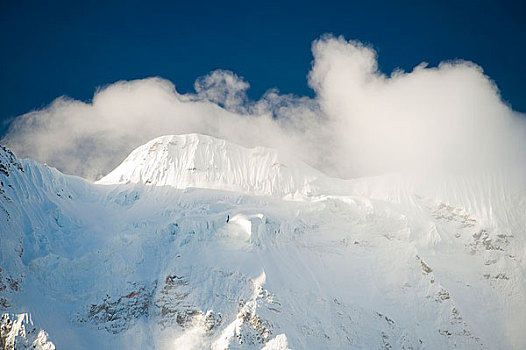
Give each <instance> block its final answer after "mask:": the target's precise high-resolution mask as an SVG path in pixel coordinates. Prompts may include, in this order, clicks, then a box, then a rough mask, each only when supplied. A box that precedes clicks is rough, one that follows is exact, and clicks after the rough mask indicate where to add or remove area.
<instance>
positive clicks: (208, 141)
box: [98, 134, 324, 196]
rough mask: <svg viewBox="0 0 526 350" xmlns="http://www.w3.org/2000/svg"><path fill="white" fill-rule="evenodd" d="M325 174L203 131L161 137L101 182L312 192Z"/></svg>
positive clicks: (279, 193) (274, 192)
mask: <svg viewBox="0 0 526 350" xmlns="http://www.w3.org/2000/svg"><path fill="white" fill-rule="evenodd" d="M322 177H324V175H323V174H322V173H320V172H319V171H317V170H315V169H313V168H311V167H309V166H308V165H306V164H304V163H303V162H301V161H298V160H295V159H291V158H288V157H285V156H283V155H281V154H279V153H278V152H277V151H276V150H273V149H270V148H264V147H255V148H245V147H242V146H239V145H236V144H234V143H231V142H229V141H226V140H222V139H218V138H215V137H211V136H207V135H201V134H186V135H167V136H161V137H157V138H155V139H153V140H151V141H149V142H147V143H146V144H144V145H142V146H140V147H138V148H137V149H135V150H134V151H133V152H132V153H130V155H129V156H128V157H127V158H126V159H125V160H124V161H123V162H122V163H121V164H120V165H119V166H118V167H117V168H115V169H114V170H113V171H112V172H110V173H109V174H108V175H106V176H105V177H104V178H102V179H101V180H99V181H98V183H99V184H105V185H108V184H123V183H142V184H146V185H156V186H172V187H175V188H188V187H198V188H210V189H218V190H228V191H237V192H247V193H253V194H260V195H276V196H286V195H296V194H302V195H309V194H310V193H312V191H313V190H314V187H316V186H315V183H316V182H318V181H317V180H319V179H320V178H322Z"/></svg>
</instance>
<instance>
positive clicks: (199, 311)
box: [0, 141, 526, 349]
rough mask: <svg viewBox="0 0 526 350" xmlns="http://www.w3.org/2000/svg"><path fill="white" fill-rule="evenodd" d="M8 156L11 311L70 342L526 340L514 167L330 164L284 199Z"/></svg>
mask: <svg viewBox="0 0 526 350" xmlns="http://www.w3.org/2000/svg"><path fill="white" fill-rule="evenodd" d="M213 142H216V141H213ZM226 144H227V143H226V142H225V145H226ZM214 145H215V143H214ZM229 154H230V153H229ZM249 154H250V153H249ZM205 159H207V158H205ZM243 159H245V158H243ZM272 161H274V159H273V158H265V162H264V164H267V165H268V164H270V163H271V162H272ZM205 164H208V163H205ZM212 164H213V163H212ZM252 164H254V163H252ZM287 164H290V163H289V162H287ZM292 164H295V163H294V162H293V163H292ZM270 165H272V164H270ZM236 166H237V165H236ZM0 169H2V170H3V171H1V172H0V181H1V183H0V189H1V190H2V191H1V192H2V193H1V194H0V221H1V222H2V225H1V227H0V266H1V267H2V271H1V272H0V282H1V285H0V301H1V304H0V307H1V309H2V312H3V313H9V314H11V315H13V314H24V313H30V314H31V316H32V319H33V320H35V323H36V324H38V327H40V328H42V329H43V330H45V331H46V332H47V334H48V335H49V336H48V338H47V340H50V341H52V342H53V343H54V344H55V345H56V346H57V347H59V348H62V347H64V348H67V347H70V346H71V344H76V345H77V346H78V347H79V348H91V347H97V348H101V349H111V348H116V347H126V346H135V347H137V346H139V347H148V348H159V349H165V348H173V347H177V346H179V347H182V348H190V349H191V348H212V349H226V348H229V349H236V348H249V349H261V348H263V347H266V348H267V349H286V348H291V349H297V348H323V347H330V348H342V347H345V348H371V349H376V348H394V349H402V348H406V349H407V348H414V349H418V348H422V349H423V348H451V347H455V346H456V347H461V348H466V349H470V348H473V349H475V348H476V349H479V348H488V349H491V348H497V347H500V348H516V349H520V348H522V347H523V345H524V344H526V339H525V337H524V335H523V333H522V332H521V330H522V322H521V316H522V315H524V311H525V310H526V292H525V290H526V284H525V281H524V275H525V274H524V271H526V263H525V256H526V255H525V254H526V242H525V237H524V232H526V218H524V215H523V214H522V213H523V212H524V208H525V205H526V191H525V190H526V186H525V184H524V183H523V181H521V179H522V177H521V175H522V174H523V173H521V172H519V173H517V174H516V175H513V174H510V173H496V174H493V175H492V174H482V175H473V176H461V177H448V178H443V177H441V176H438V177H437V179H431V178H427V177H426V178H420V180H418V181H417V179H414V178H408V177H406V176H405V175H404V176H401V177H399V178H397V177H396V176H383V177H376V178H372V179H367V178H363V179H356V180H349V181H343V182H342V180H338V179H336V180H334V182H333V181H332V179H328V178H325V179H324V180H323V181H328V184H327V187H324V186H325V184H323V186H322V185H320V186H319V187H317V188H316V191H313V192H311V193H308V192H301V191H298V192H299V193H301V195H295V196H294V199H295V200H293V201H291V200H288V199H289V198H290V197H291V195H290V193H292V190H294V191H297V188H298V187H295V186H289V187H287V186H277V187H276V188H277V189H278V190H279V191H275V192H272V191H269V192H265V191H261V192H259V193H258V192H257V191H254V192H253V193H250V192H249V190H250V189H251V188H250V187H245V188H243V187H241V188H240V189H239V190H237V191H236V190H235V189H234V190H232V189H229V188H225V187H220V188H209V187H210V186H209V183H208V182H206V181H203V182H202V183H198V182H194V183H191V184H192V185H202V186H203V187H199V186H188V183H186V184H185V186H181V188H177V187H176V186H171V185H166V184H162V183H161V184H160V185H154V183H153V182H152V183H150V184H147V183H146V181H144V182H138V183H133V182H131V181H130V182H128V181H127V180H126V181H123V183H120V184H113V185H102V184H93V183H90V182H88V181H86V180H83V179H81V178H78V177H74V176H67V175H63V174H61V173H60V172H59V171H57V170H55V169H53V168H50V167H48V166H45V165H40V164H38V163H36V162H34V161H32V160H27V159H25V160H20V159H18V158H16V156H15V155H14V154H12V153H11V152H10V151H7V150H6V149H0ZM156 169H157V168H156ZM182 169H184V167H183V168H182ZM278 175H282V174H281V173H279V174H278ZM277 178H279V176H278V177H277ZM143 179H145V180H147V178H146V177H143ZM234 179H235V178H234ZM255 179H256V180H257V179H258V178H257V177H255ZM205 180H207V181H208V179H207V178H206V177H205ZM298 183H301V184H303V182H298ZM240 184H243V182H240ZM254 184H257V181H255V182H254ZM294 185H296V182H295V183H294ZM205 186H209V187H205ZM259 188H260V189H267V188H270V189H273V187H264V186H262V187H259ZM299 188H302V187H301V186H300V187H299ZM283 189H287V191H288V190H291V191H290V192H287V191H284V190H283ZM294 193H296V192H294ZM262 194H263V195H262ZM4 286H5V288H4ZM11 318H13V316H11Z"/></svg>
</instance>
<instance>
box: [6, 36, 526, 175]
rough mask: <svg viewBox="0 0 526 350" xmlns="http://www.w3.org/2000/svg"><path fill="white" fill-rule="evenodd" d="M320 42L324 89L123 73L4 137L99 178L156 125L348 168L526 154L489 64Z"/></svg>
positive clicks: (314, 81) (518, 123) (314, 76)
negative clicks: (191, 85) (87, 99)
mask: <svg viewBox="0 0 526 350" xmlns="http://www.w3.org/2000/svg"><path fill="white" fill-rule="evenodd" d="M312 52H313V55H314V61H313V67H312V70H311V71H310V73H309V84H310V86H311V87H312V88H313V89H314V91H315V97H314V98H307V97H298V96H293V95H280V94H279V92H278V91H275V90H270V91H268V92H267V93H266V94H265V95H264V96H263V97H262V98H261V99H260V100H258V101H252V100H250V99H249V98H248V97H247V94H246V91H247V89H248V88H249V84H248V83H247V82H245V81H244V80H243V79H242V78H240V77H238V76H236V75H235V74H234V73H232V72H229V71H221V70H219V71H214V72H212V73H210V74H209V75H207V76H205V77H201V78H199V79H197V81H196V83H195V93H191V94H180V93H178V92H177V91H176V89H175V87H174V86H173V84H172V83H171V82H169V81H167V80H164V79H161V78H149V79H143V80H134V81H122V82H117V83H114V84H112V85H109V86H107V87H104V88H102V89H100V90H98V91H97V92H96V93H95V95H94V97H93V100H92V102H91V103H84V102H81V101H76V100H72V99H68V98H65V97H61V98H58V99H57V100H55V101H54V102H53V103H51V104H50V105H49V106H47V107H46V108H44V109H42V110H38V111H35V112H31V113H28V114H24V115H21V116H19V117H17V118H16V119H15V120H14V121H13V123H12V125H11V127H10V129H9V132H8V134H7V136H6V137H5V139H4V140H3V141H2V142H3V143H5V144H7V145H8V146H9V147H11V148H12V149H13V150H14V151H15V152H16V153H17V154H18V155H19V156H23V157H31V158H34V159H36V160H38V161H40V162H46V163H48V164H50V165H52V166H55V167H57V168H59V169H60V170H62V171H64V172H66V173H70V174H77V175H80V176H83V177H86V178H89V179H95V178H97V177H100V176H101V175H103V174H105V173H107V172H109V171H110V170H111V169H112V168H114V167H115V166H116V165H117V164H118V163H119V162H120V161H121V160H122V159H123V158H124V157H125V156H126V155H127V154H128V153H129V152H130V151H131V150H133V149H134V148H135V147H137V146H139V145H140V144H142V143H145V142H147V141H148V140H150V139H152V138H154V137H156V136H160V135H165V134H181V133H190V132H198V133H204V134H208V135H212V136H217V137H221V138H225V139H228V140H231V141H233V142H236V143H239V144H242V145H245V146H256V145H263V146H269V147H274V148H278V149H280V150H282V151H283V152H287V153H292V154H293V155H296V156H297V157H299V158H301V159H303V160H304V161H306V162H307V163H309V164H311V165H313V166H314V167H316V168H319V169H320V170H322V171H325V172H327V173H329V174H331V175H335V176H340V177H353V176H362V175H373V174H380V173H384V172H391V171H399V170H407V169H411V168H417V169H419V168H425V169H436V170H459V169H467V168H469V169H471V168H474V167H484V168H486V167H500V166H504V165H507V164H517V163H521V164H522V163H526V157H525V154H524V152H525V150H526V147H525V146H526V127H525V124H526V123H525V119H526V118H525V116H524V115H519V114H518V113H515V112H513V111H512V110H511V109H510V108H509V107H508V106H507V105H506V104H504V103H503V102H502V100H501V98H500V95H499V92H498V90H497V88H496V86H495V84H494V83H493V82H492V81H491V80H490V79H489V78H488V77H487V76H485V75H484V73H483V71H482V69H481V68H480V67H479V66H477V65H475V64H473V63H471V62H466V61H453V62H444V63H442V64H440V65H439V66H438V67H436V68H427V67H426V65H425V64H421V65H419V66H417V67H415V69H414V70H413V71H412V72H402V71H395V72H393V73H392V74H391V75H390V76H386V75H384V74H382V73H381V72H380V71H379V70H378V64H377V57H376V52H375V51H374V50H373V49H372V48H370V47H367V46H364V45H363V44H361V43H359V42H356V41H346V40H345V39H343V38H341V37H339V38H336V37H333V36H324V37H322V38H320V39H319V40H316V41H315V42H314V43H313V45H312Z"/></svg>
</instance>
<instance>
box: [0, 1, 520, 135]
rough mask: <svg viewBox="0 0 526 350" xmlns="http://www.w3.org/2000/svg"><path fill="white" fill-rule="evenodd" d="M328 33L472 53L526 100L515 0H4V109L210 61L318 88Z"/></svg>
mask: <svg viewBox="0 0 526 350" xmlns="http://www.w3.org/2000/svg"><path fill="white" fill-rule="evenodd" d="M324 33H333V34H335V35H343V36H345V38H347V39H356V40H360V41H362V42H365V43H368V44H370V45H372V46H373V47H374V48H375V50H376V51H377V52H378V61H379V64H380V69H381V70H382V71H383V72H385V73H390V72H391V71H392V70H393V69H395V68H397V67H400V68H402V69H404V70H411V69H412V68H413V67H414V66H415V65H417V64H419V63H420V62H422V61H426V62H428V63H430V65H436V64H437V63H438V62H440V61H443V60H448V59H455V58H462V59H466V60H471V61H474V62H475V63H477V64H479V65H480V66H482V67H483V68H484V71H485V73H486V74H488V75H489V76H490V77H491V78H492V79H493V80H494V81H495V82H496V83H497V85H498V87H499V88H500V90H501V93H502V96H503V99H504V100H506V101H508V102H509V103H510V104H511V105H512V107H513V109H515V110H518V111H522V112H524V111H526V99H525V98H524V96H525V95H524V88H523V82H524V81H526V65H525V64H524V57H525V56H526V9H525V8H524V7H523V5H521V4H520V2H518V1H440V2H422V1H397V2H392V1H379V2H363V1H362V2H353V1H341V2H331V1H323V2H305V1H303V2H292V1H291V2H286V1H280V2H264V3H257V2H250V1H238V2H236V1H214V2H212V1H211V2H203V1H184V2H181V1H171V2H151V1H150V2H146V1H136V0H131V1H130V0H129V1H100V2H99V1H84V2H61V1H50V2H42V1H24V2H22V1H11V2H6V1H5V2H2V4H1V5H0V42H1V43H2V50H1V54H0V80H1V82H2V84H0V89H1V91H0V119H1V120H2V121H3V126H2V127H1V128H0V135H1V134H4V133H5V127H6V125H7V124H6V122H8V121H9V120H10V118H12V117H15V116H17V115H19V114H22V113H25V112H28V111H30V110H33V109H38V108H41V107H43V106H45V105H47V104H49V103H50V102H51V101H53V100H54V99H55V98H56V97H58V96H61V95H67V96H70V97H72V98H75V99H80V100H89V99H90V98H91V97H92V96H93V93H94V91H95V89H96V88H97V87H99V86H105V85H107V84H110V83H112V82H115V81H118V80H122V79H124V80H129V79H137V78H144V77H150V76H160V77H163V78H166V79H168V80H170V81H172V82H173V83H174V84H175V85H176V88H177V90H178V91H179V92H187V91H193V83H194V81H195V79H196V78H197V77H199V76H203V75H205V74H207V73H209V72H210V71H213V70H215V69H226V70H231V71H233V72H234V73H236V74H238V75H240V76H242V77H244V78H245V80H246V81H247V82H249V83H250V85H251V88H250V89H249V91H248V94H249V96H250V97H251V98H254V99H257V98H259V97H260V96H261V95H262V94H263V93H264V92H265V91H266V90H267V89H270V88H278V89H279V90H280V92H281V93H294V94H297V95H307V96H312V95H313V92H312V91H311V90H310V89H309V87H308V85H307V79H306V75H307V73H308V72H309V70H310V67H311V62H312V54H311V51H310V50H311V43H312V41H313V40H314V39H316V38H318V37H319V36H320V35H322V34H324Z"/></svg>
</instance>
